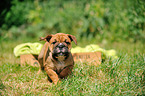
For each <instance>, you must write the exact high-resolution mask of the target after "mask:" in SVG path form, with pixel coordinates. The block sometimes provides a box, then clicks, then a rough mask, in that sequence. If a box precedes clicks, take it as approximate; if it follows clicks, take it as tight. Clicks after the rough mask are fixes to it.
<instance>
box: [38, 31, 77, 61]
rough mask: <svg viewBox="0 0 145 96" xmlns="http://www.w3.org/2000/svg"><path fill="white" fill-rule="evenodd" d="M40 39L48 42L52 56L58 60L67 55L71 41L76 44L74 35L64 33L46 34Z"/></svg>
mask: <svg viewBox="0 0 145 96" xmlns="http://www.w3.org/2000/svg"><path fill="white" fill-rule="evenodd" d="M40 40H45V41H47V42H49V44H50V46H49V49H50V51H51V53H52V56H53V58H55V59H59V60H64V59H66V58H67V57H68V56H69V53H70V49H71V42H72V41H74V43H75V44H77V40H76V38H75V36H73V35H69V34H64V33H57V34H55V35H47V36H46V37H44V38H40Z"/></svg>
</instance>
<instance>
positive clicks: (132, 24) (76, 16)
mask: <svg viewBox="0 0 145 96" xmlns="http://www.w3.org/2000/svg"><path fill="white" fill-rule="evenodd" d="M12 4H13V6H12V7H11V9H10V11H9V12H8V13H7V14H6V16H5V18H4V19H5V23H4V24H3V26H2V28H1V30H2V31H0V36H1V37H3V36H4V35H6V34H7V33H6V32H5V31H3V30H6V29H7V28H9V33H10V34H12V35H15V33H14V34H13V32H11V31H12V30H11V27H13V26H14V27H15V26H18V27H15V28H17V29H16V30H21V32H20V33H21V34H20V35H23V36H24V35H27V34H31V35H30V37H31V36H32V37H40V36H39V34H41V36H43V35H45V34H54V33H57V32H63V33H68V34H73V35H76V36H77V38H78V39H83V38H87V39H88V40H92V38H94V39H96V38H97V40H99V41H102V40H103V39H105V40H109V41H121V40H129V41H131V42H136V41H138V40H142V41H144V40H145V18H144V17H145V14H144V11H145V6H144V1H143V0H134V1H133V2H132V0H127V1H126V0H123V1H122V2H120V1H119V0H89V1H88V0H81V1H77V0H69V1H66V0H57V1H56V0H55V1H53V0H49V1H46V0H40V1H39V0H34V1H33V0H30V1H29V0H24V1H23V2H22V1H19V0H12ZM21 26H22V27H21ZM12 29H13V28H12ZM4 37H5V38H6V37H7V36H4ZM7 38H9V37H7Z"/></svg>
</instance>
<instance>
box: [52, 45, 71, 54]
mask: <svg viewBox="0 0 145 96" xmlns="http://www.w3.org/2000/svg"><path fill="white" fill-rule="evenodd" d="M52 53H53V56H54V57H59V56H66V57H68V54H69V50H68V47H67V46H65V45H64V44H63V43H59V44H58V45H57V46H56V47H55V48H54V50H53V52H52Z"/></svg>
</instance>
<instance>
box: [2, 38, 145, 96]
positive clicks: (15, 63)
mask: <svg viewBox="0 0 145 96" xmlns="http://www.w3.org/2000/svg"><path fill="white" fill-rule="evenodd" d="M28 41H30V40H18V41H16V40H15V41H1V42H0V95H5V96H6V95H12V96H20V95H22V96H23V95H24V96H25V95H40V96H41V95H43V96H45V95H46V96H89V95H90V96H97V95H100V96H104V95H107V96H112V95H115V96H116V95H127V96H128V95H129V96H134V95H137V96H143V95H145V77H144V74H145V50H144V48H145V45H143V43H140V42H137V43H129V42H125V41H122V42H119V43H117V42H116V43H115V42H114V43H107V44H106V43H99V45H100V46H101V47H102V48H105V49H112V48H113V49H115V50H116V51H117V55H118V59H116V60H114V61H111V60H110V59H107V60H106V61H105V62H103V63H102V64H101V65H100V66H99V67H95V66H93V65H88V64H89V62H87V63H81V62H78V63H75V67H74V69H73V73H72V74H71V75H70V76H69V77H68V78H67V79H63V80H61V83H59V84H58V85H54V84H52V83H49V82H48V81H47V76H46V74H45V73H43V72H41V73H40V74H37V72H38V70H39V68H38V67H32V66H30V65H29V64H27V65H26V66H21V65H20V63H19V58H16V57H14V55H13V48H14V47H15V46H16V45H18V44H20V43H24V42H28ZM31 41H32V42H35V40H32V39H31ZM89 43H90V42H87V43H86V42H85V41H84V42H78V45H81V46H84V45H85V44H89ZM93 43H95V42H93Z"/></svg>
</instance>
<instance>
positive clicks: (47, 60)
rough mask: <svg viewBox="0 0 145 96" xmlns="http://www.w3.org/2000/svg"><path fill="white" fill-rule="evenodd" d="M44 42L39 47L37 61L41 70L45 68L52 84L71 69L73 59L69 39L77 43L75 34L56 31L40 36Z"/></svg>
mask: <svg viewBox="0 0 145 96" xmlns="http://www.w3.org/2000/svg"><path fill="white" fill-rule="evenodd" d="M40 40H45V41H46V43H45V44H44V46H43V47H42V49H41V52H40V54H39V56H38V61H39V63H40V67H41V69H42V70H45V71H46V73H47V74H48V76H49V77H50V79H51V80H52V82H53V83H54V84H57V82H58V81H59V79H60V78H65V77H66V76H68V74H70V73H71V70H72V69H73V65H74V60H73V57H72V54H71V52H70V49H71V41H74V43H75V44H77V40H76V38H75V36H73V35H69V34H64V33H57V34H55V35H47V36H46V37H44V38H43V37H41V38H40Z"/></svg>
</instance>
